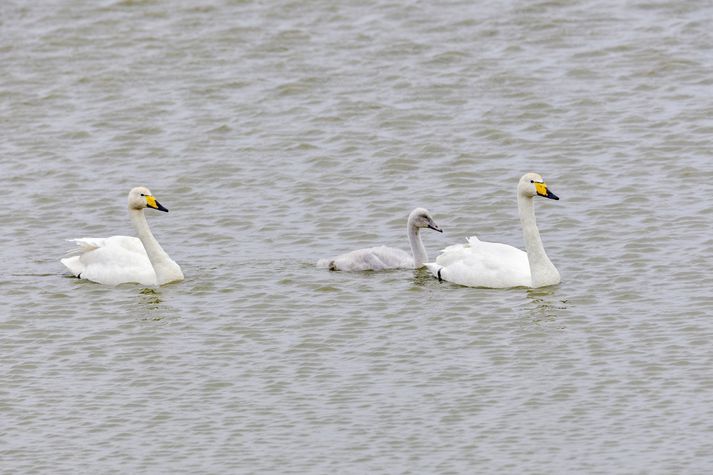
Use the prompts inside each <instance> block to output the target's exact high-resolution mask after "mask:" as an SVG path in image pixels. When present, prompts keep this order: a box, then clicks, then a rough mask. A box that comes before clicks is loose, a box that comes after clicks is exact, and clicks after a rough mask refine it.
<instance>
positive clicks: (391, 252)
mask: <svg viewBox="0 0 713 475" xmlns="http://www.w3.org/2000/svg"><path fill="white" fill-rule="evenodd" d="M421 228H431V229H433V230H435V231H438V232H443V231H442V230H441V228H439V227H438V225H437V224H436V223H435V222H434V221H433V218H431V214H430V213H429V212H428V210H426V209H423V208H416V209H414V210H413V211H411V214H409V217H408V223H407V225H406V231H407V234H408V238H409V243H410V244H411V254H409V253H407V252H405V251H402V250H401V249H395V248H393V247H386V246H379V247H370V248H367V249H359V250H356V251H352V252H348V253H346V254H342V255H340V256H337V257H335V258H334V259H332V260H327V259H322V260H320V261H319V262H318V263H317V265H318V266H319V267H329V269H330V270H341V271H352V272H356V271H365V270H373V271H378V270H388V269H417V268H419V267H423V265H424V263H425V262H426V261H427V260H428V254H427V253H426V248H425V247H424V246H423V241H421V234H420V232H419V231H420V229H421Z"/></svg>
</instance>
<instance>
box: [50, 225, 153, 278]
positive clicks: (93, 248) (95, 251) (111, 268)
mask: <svg viewBox="0 0 713 475" xmlns="http://www.w3.org/2000/svg"><path fill="white" fill-rule="evenodd" d="M70 241H72V242H74V243H76V244H77V248H76V249H72V250H71V251H69V252H68V253H67V254H66V257H65V258H64V259H62V260H61V262H62V264H64V265H65V266H66V267H67V269H69V271H70V272H71V273H72V274H74V275H75V276H76V277H79V278H82V279H87V280H91V281H92V282H97V283H100V284H104V285H118V284H122V283H126V282H137V283H139V284H142V285H156V272H155V271H154V269H153V266H152V265H151V261H149V258H148V255H147V254H146V249H144V246H143V244H142V243H141V240H139V239H138V238H135V237H131V236H112V237H108V238H82V239H70Z"/></svg>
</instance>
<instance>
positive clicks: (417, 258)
mask: <svg viewBox="0 0 713 475" xmlns="http://www.w3.org/2000/svg"><path fill="white" fill-rule="evenodd" d="M406 230H407V232H408V241H409V243H410V244H411V254H412V255H413V265H414V267H415V268H416V269H418V268H420V267H423V263H424V262H427V261H428V254H426V248H425V247H423V241H421V234H420V233H419V228H417V227H416V226H414V225H413V224H411V223H408V225H407V227H406Z"/></svg>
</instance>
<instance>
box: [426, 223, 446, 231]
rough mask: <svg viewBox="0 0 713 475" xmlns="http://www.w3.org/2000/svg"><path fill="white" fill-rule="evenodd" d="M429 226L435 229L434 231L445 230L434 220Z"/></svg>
mask: <svg viewBox="0 0 713 475" xmlns="http://www.w3.org/2000/svg"><path fill="white" fill-rule="evenodd" d="M428 227H429V228H431V229H433V230H434V231H438V232H439V233H442V232H443V230H442V229H441V228H439V227H438V225H437V224H436V223H434V222H433V221H431V222H430V223H428Z"/></svg>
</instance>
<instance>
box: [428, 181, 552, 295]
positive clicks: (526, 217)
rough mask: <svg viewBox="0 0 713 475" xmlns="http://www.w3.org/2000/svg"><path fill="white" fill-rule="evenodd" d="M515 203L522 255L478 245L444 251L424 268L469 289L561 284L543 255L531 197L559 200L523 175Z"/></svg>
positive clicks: (502, 246)
mask: <svg viewBox="0 0 713 475" xmlns="http://www.w3.org/2000/svg"><path fill="white" fill-rule="evenodd" d="M517 190H518V191H517V202H518V209H519V213H520V222H521V224H522V230H523V236H524V239H525V247H526V248H527V252H524V251H522V250H520V249H517V248H515V247H512V246H509V245H507V244H501V243H495V242H486V241H480V240H479V239H478V238H477V237H475V236H473V237H470V238H468V239H467V241H468V242H467V244H455V245H453V246H449V247H447V248H445V249H444V250H443V251H442V252H441V254H440V255H439V256H438V258H437V259H436V262H435V263H427V264H425V265H426V267H427V268H428V269H429V270H430V271H431V273H432V274H433V275H434V276H436V277H438V278H439V279H441V280H447V281H449V282H454V283H456V284H460V285H466V286H469V287H489V288H508V287H543V286H546V285H554V284H558V283H559V282H560V274H559V272H558V271H557V269H556V268H555V266H554V265H553V264H552V262H551V261H550V259H549V258H548V257H547V254H546V253H545V249H544V247H543V246H542V240H541V239H540V232H539V230H538V229H537V224H536V222H535V211H534V207H533V203H532V198H533V197H534V196H538V195H539V196H543V197H546V198H551V199H555V200H558V199H559V198H558V197H557V196H556V195H555V194H553V193H552V192H551V191H549V190H548V189H547V185H546V184H545V183H544V181H543V180H542V177H541V176H540V175H538V174H536V173H527V174H525V175H524V176H523V177H522V178H521V179H520V181H519V182H518V188H517Z"/></svg>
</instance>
